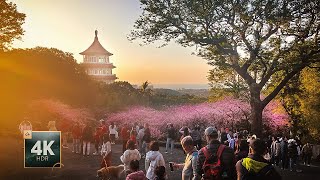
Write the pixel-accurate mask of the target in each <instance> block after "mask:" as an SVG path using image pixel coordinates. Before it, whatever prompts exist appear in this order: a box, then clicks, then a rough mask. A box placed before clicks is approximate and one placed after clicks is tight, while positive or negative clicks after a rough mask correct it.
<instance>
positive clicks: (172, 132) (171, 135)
mask: <svg viewBox="0 0 320 180" xmlns="http://www.w3.org/2000/svg"><path fill="white" fill-rule="evenodd" d="M175 138H176V132H175V129H174V128H173V124H171V123H170V124H168V129H167V143H166V154H167V153H168V149H169V145H171V152H170V153H171V154H172V153H173V148H174V139H175Z"/></svg>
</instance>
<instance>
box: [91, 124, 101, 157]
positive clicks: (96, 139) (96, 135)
mask: <svg viewBox="0 0 320 180" xmlns="http://www.w3.org/2000/svg"><path fill="white" fill-rule="evenodd" d="M100 136H101V128H100V127H96V131H95V132H94V136H93V139H94V148H95V152H94V153H93V155H98V154H99V144H100Z"/></svg>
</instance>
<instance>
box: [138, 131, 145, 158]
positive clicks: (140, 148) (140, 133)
mask: <svg viewBox="0 0 320 180" xmlns="http://www.w3.org/2000/svg"><path fill="white" fill-rule="evenodd" d="M143 136H144V127H143V126H140V130H139V133H138V135H137V141H138V146H139V151H140V153H143V152H144V151H143V149H142V142H143V141H142V139H143Z"/></svg>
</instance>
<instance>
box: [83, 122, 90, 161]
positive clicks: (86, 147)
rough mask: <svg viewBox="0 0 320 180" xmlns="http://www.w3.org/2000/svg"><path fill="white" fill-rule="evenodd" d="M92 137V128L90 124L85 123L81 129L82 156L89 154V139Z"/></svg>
mask: <svg viewBox="0 0 320 180" xmlns="http://www.w3.org/2000/svg"><path fill="white" fill-rule="evenodd" d="M92 139H93V130H92V127H91V125H90V124H87V125H86V127H85V128H84V130H83V134H82V141H83V145H82V148H83V150H82V152H83V156H85V155H86V154H87V156H89V155H90V145H91V141H92Z"/></svg>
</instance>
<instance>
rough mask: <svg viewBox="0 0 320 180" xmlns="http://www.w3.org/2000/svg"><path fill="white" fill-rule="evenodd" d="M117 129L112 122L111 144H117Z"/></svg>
mask: <svg viewBox="0 0 320 180" xmlns="http://www.w3.org/2000/svg"><path fill="white" fill-rule="evenodd" d="M117 134H118V132H117V127H116V125H114V122H112V123H111V124H110V126H109V136H110V140H111V144H116V137H117Z"/></svg>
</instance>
